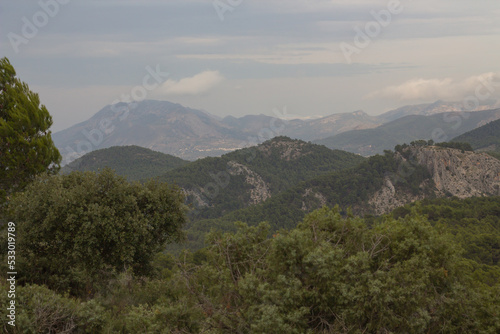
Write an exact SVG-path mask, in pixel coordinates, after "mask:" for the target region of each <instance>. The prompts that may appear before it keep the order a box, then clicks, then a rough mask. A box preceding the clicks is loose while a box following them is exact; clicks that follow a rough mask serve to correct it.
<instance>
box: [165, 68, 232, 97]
mask: <svg viewBox="0 0 500 334" xmlns="http://www.w3.org/2000/svg"><path fill="white" fill-rule="evenodd" d="M223 80H224V76H223V75H222V74H220V73H219V71H204V72H201V73H198V74H196V75H195V76H192V77H188V78H183V79H181V80H179V81H176V80H172V79H170V80H167V81H166V82H165V83H163V85H161V87H160V88H159V89H158V91H159V93H162V94H164V95H198V94H202V93H205V92H207V91H208V90H210V89H211V88H213V87H214V86H216V85H218V84H219V83H221V82H222V81H223Z"/></svg>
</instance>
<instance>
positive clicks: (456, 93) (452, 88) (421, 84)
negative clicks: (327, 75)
mask: <svg viewBox="0 0 500 334" xmlns="http://www.w3.org/2000/svg"><path fill="white" fill-rule="evenodd" d="M471 95H472V96H477V97H478V98H480V97H484V98H483V99H488V98H492V97H495V96H497V97H498V96H500V72H498V73H494V72H489V73H484V74H481V75H477V76H471V77H468V78H465V79H462V80H453V79H451V78H445V79H422V78H419V79H412V80H409V81H406V82H404V83H402V84H400V85H396V86H388V87H385V88H383V89H381V90H377V91H374V92H371V93H369V94H368V95H366V96H365V97H364V98H365V99H377V98H390V99H398V100H404V101H408V100H425V101H429V100H459V99H462V98H464V97H467V96H471Z"/></svg>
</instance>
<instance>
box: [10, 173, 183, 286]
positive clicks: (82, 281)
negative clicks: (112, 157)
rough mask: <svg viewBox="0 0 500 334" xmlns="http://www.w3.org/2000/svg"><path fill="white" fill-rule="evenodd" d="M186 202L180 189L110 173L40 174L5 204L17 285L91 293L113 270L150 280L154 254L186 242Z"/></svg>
mask: <svg viewBox="0 0 500 334" xmlns="http://www.w3.org/2000/svg"><path fill="white" fill-rule="evenodd" d="M183 201H184V197H183V196H182V194H181V193H180V192H179V190H178V189H176V188H175V187H171V186H169V185H167V184H164V183H158V182H155V181H150V182H147V183H146V184H144V185H141V184H139V183H132V184H130V183H128V182H127V181H125V179H124V178H122V177H118V176H116V175H114V173H113V172H112V171H111V170H109V169H105V170H103V171H102V172H101V173H100V174H96V173H92V172H85V173H82V172H73V173H71V174H69V175H57V176H52V177H47V176H45V177H41V178H39V179H37V180H36V181H34V182H33V183H32V184H30V185H29V186H27V188H26V190H25V191H24V192H23V193H19V194H17V195H16V196H15V197H14V198H13V199H12V201H11V202H10V203H9V207H8V211H9V218H10V220H11V221H13V222H15V224H16V233H17V239H16V247H17V248H18V249H19V250H21V251H19V252H18V256H17V259H16V263H17V264H16V267H17V268H18V271H19V273H20V274H19V276H18V282H19V283H33V284H40V285H41V284H43V285H46V286H48V287H49V288H51V289H53V290H55V291H59V292H64V291H69V292H71V293H72V294H73V295H89V294H93V293H94V292H95V289H96V286H97V285H99V284H102V282H104V281H106V280H107V279H108V278H109V277H112V276H113V274H114V273H115V272H118V273H119V272H122V271H123V270H131V271H132V272H134V273H136V274H140V275H148V273H149V272H150V270H151V266H150V262H151V260H152V258H153V256H154V254H155V253H157V252H159V251H161V250H162V249H163V248H164V246H165V244H166V243H170V242H174V241H180V240H181V239H182V237H183V233H182V231H181V229H182V226H183V225H184V223H185V208H184V204H183ZM5 235H6V233H5ZM2 238H3V236H2ZM5 271H7V270H5Z"/></svg>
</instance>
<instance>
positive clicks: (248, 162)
mask: <svg viewBox="0 0 500 334" xmlns="http://www.w3.org/2000/svg"><path fill="white" fill-rule="evenodd" d="M363 160H365V159H364V158H362V157H360V156H357V155H355V154H352V153H348V152H343V151H334V150H330V149H328V148H326V147H324V146H320V145H314V144H310V143H306V142H304V141H300V140H292V139H290V138H287V137H276V138H274V139H272V140H269V141H266V142H264V143H263V144H261V145H258V146H255V147H250V148H245V149H241V150H237V151H235V152H232V153H228V154H225V155H223V156H222V157H220V158H213V157H212V158H210V157H209V158H204V159H200V160H197V161H195V162H192V163H190V164H188V165H186V166H183V167H180V168H176V169H173V170H171V171H169V172H167V173H165V174H163V175H161V176H160V177H159V180H161V181H165V182H169V183H175V184H177V185H179V186H180V187H181V188H182V189H183V190H184V192H185V193H186V195H187V200H188V203H190V204H191V205H192V207H193V208H194V211H193V212H192V214H191V216H192V218H193V219H199V218H216V217H220V216H222V215H224V214H226V213H228V212H231V211H234V210H237V209H241V208H244V207H247V206H249V205H254V204H258V203H261V202H264V201H266V200H268V199H269V198H272V197H274V196H275V195H277V194H279V193H281V192H283V191H285V190H286V189H288V188H290V187H293V186H294V185H296V184H297V183H300V182H302V181H305V180H307V179H310V178H314V177H317V176H318V175H323V174H325V173H329V172H332V171H336V170H341V169H344V168H351V167H353V166H355V165H357V164H359V163H361V162H362V161H363Z"/></svg>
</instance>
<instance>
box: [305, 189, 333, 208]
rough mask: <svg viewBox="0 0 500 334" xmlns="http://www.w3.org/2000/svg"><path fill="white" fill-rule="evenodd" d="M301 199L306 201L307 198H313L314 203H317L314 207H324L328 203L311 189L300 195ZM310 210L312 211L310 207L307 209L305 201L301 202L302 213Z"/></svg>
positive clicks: (322, 196)
mask: <svg viewBox="0 0 500 334" xmlns="http://www.w3.org/2000/svg"><path fill="white" fill-rule="evenodd" d="M302 197H303V198H304V199H306V198H307V197H309V198H314V199H315V202H316V203H317V205H316V207H318V206H319V207H322V206H325V205H326V204H327V202H328V201H327V199H326V197H325V196H324V195H323V194H321V193H319V192H315V191H314V190H313V189H312V188H307V189H306V191H305V192H304V194H303V195H302ZM311 209H312V208H311V207H308V206H307V205H306V202H305V201H302V210H303V211H309V210H311Z"/></svg>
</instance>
